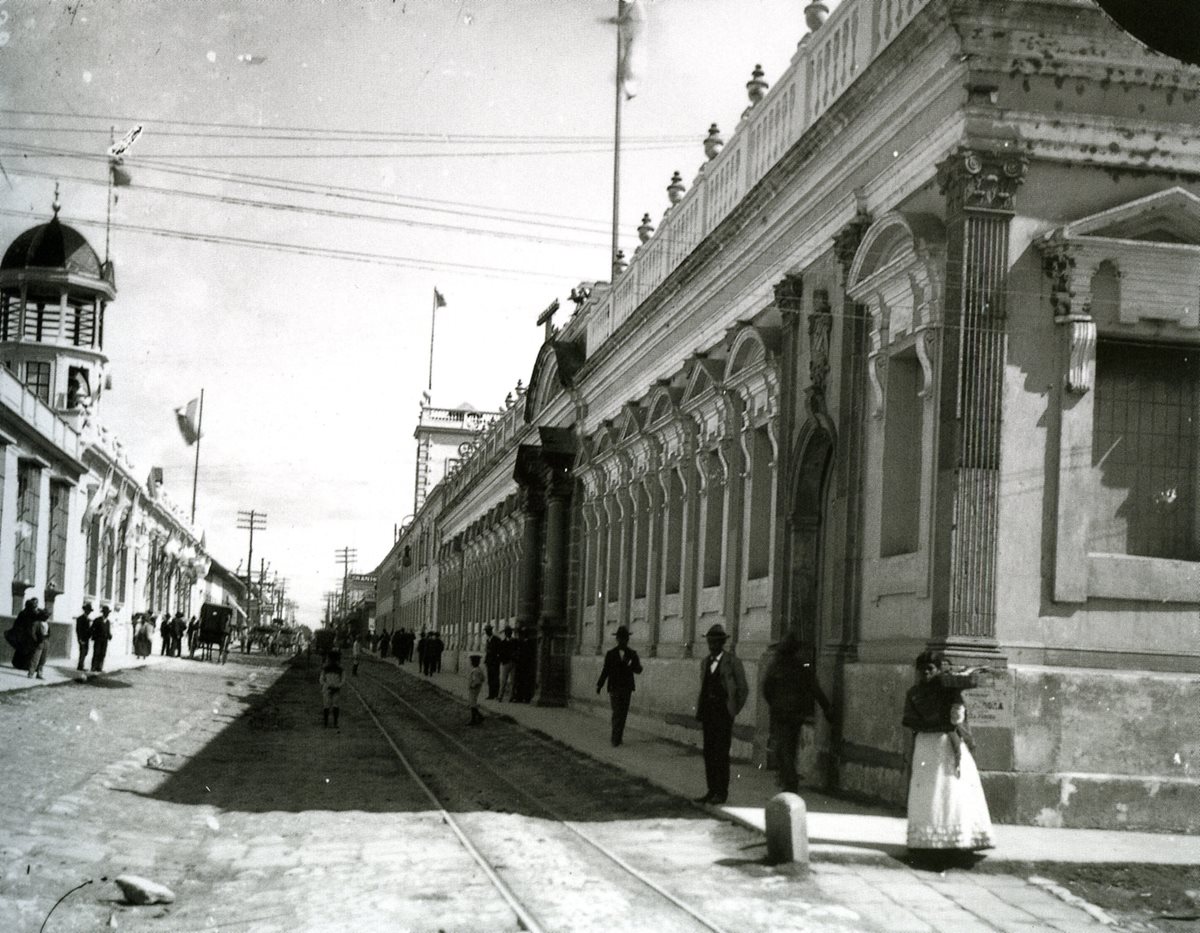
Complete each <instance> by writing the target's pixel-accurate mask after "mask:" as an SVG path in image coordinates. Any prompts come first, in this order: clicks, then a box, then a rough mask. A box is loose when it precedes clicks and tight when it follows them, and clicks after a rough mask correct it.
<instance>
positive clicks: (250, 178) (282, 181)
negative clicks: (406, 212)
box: [0, 141, 608, 230]
mask: <svg viewBox="0 0 1200 933" xmlns="http://www.w3.org/2000/svg"><path fill="white" fill-rule="evenodd" d="M0 144H4V142H3V141H0ZM7 144H8V145H10V146H12V147H13V148H16V149H20V150H22V152H18V153H15V154H14V153H0V156H6V155H15V156H17V157H21V156H23V154H24V151H32V152H37V153H41V154H45V155H52V156H55V157H60V158H64V159H77V160H80V161H86V162H103V163H105V164H107V163H108V162H109V159H108V156H106V155H101V154H97V153H94V152H80V151H78V150H69V149H55V148H51V147H48V146H35V145H30V144H24V143H7ZM122 165H123V166H125V167H127V168H129V169H131V170H132V169H137V170H141V169H150V170H152V171H157V172H163V173H165V174H168V175H181V176H184V177H187V178H200V179H206V180H211V181H227V182H233V183H236V184H244V185H248V186H253V187H258V188H268V189H272V190H278V191H288V192H291V193H299V194H313V195H319V196H322V197H333V198H343V199H346V200H352V201H361V202H364V203H369V204H388V205H394V206H400V207H408V208H410V209H412V210H424V211H432V212H438V213H449V214H460V215H465V216H479V217H483V218H485V219H489V220H506V221H512V222H516V220H515V217H516V216H527V217H531V218H551V219H557V220H570V221H573V223H574V224H575V225H578V224H591V225H593V226H595V227H597V228H599V229H601V230H607V229H608V221H606V220H601V219H599V218H581V217H577V216H573V215H570V214H556V213H550V212H547V211H530V210H522V209H520V208H507V207H492V206H490V205H477V204H472V203H470V202H467V201H451V200H445V199H442V198H426V197H420V196H417V195H406V194H391V193H389V192H386V191H378V190H375V189H371V188H357V187H353V186H349V185H334V184H330V183H328V182H308V181H303V180H300V179H289V178H280V177H276V176H269V175H256V174H251V173H246V172H233V171H219V170H216V169H211V168H204V167H201V166H193V165H179V164H177V163H172V162H160V161H158V160H156V159H145V158H143V159H133V158H130V159H126V160H124V161H123V162H122ZM130 187H134V188H137V187H142V186H140V185H131V186H130ZM409 201H411V202H414V203H413V204H406V203H405V202H409ZM426 204H430V205H446V206H447V207H425V206H423V205H426ZM450 207H465V208H473V209H474V211H467V212H463V211H455V210H449V208H450ZM478 211H488V212H491V213H492V214H499V215H501V216H495V217H493V216H489V215H487V214H478V213H477V212H478ZM572 229H574V227H572Z"/></svg>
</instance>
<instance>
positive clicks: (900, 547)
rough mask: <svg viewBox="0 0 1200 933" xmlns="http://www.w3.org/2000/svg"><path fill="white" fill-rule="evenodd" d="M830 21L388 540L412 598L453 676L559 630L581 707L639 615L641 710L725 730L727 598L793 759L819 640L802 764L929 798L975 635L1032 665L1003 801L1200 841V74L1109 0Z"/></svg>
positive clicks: (883, 792)
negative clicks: (911, 716) (910, 728)
mask: <svg viewBox="0 0 1200 933" xmlns="http://www.w3.org/2000/svg"><path fill="white" fill-rule="evenodd" d="M824 10H825V7H824V4H820V3H810V4H809V5H808V6H807V7H806V9H805V14H806V19H807V21H808V25H809V27H810V31H809V32H808V33H807V34H806V35H804V36H802V37H799V36H798V37H799V38H800V44H799V47H798V50H797V52H796V54H795V55H794V56H793V58H792V60H791V62H790V64H789V65H788V66H787V67H786V70H784V72H783V73H782V75H780V76H779V78H778V80H777V81H776V82H775V84H774V86H773V87H771V88H770V89H769V92H768V88H767V84H766V81H765V80H764V77H763V75H762V73H761V72H759V71H758V70H756V72H755V74H754V75H752V76H751V80H750V82H749V83H748V85H747V90H748V92H749V97H750V104H749V107H748V108H747V109H746V111H745V113H744V114H743V116H742V119H741V121H740V122H739V124H738V126H737V127H736V129H735V131H734V132H733V133H732V134H730V135H729V138H728V139H727V140H725V139H722V138H721V136H720V133H719V131H717V130H716V128H714V129H713V131H711V132H710V134H709V138H708V139H707V140H705V146H704V149H705V156H706V161H704V162H703V163H702V164H701V166H700V168H699V170H698V172H697V173H696V174H695V176H694V178H692V179H691V182H690V186H689V185H688V183H687V181H686V180H685V179H684V178H682V177H680V176H679V175H678V174H677V175H676V176H675V178H674V179H672V181H671V184H670V186H669V187H668V189H667V190H668V198H669V201H670V204H669V206H668V207H667V210H666V213H665V215H664V216H663V218H662V220H661V221H660V222H659V224H658V229H657V231H654V230H653V229H652V225H651V224H650V223H649V222H647V224H645V225H644V228H643V230H642V231H641V232H642V234H643V243H642V245H641V247H640V248H639V249H638V250H637V251H636V252H635V253H634V255H633V256H632V257H631V260H630V262H629V264H628V267H627V268H625V269H623V270H620V269H618V271H617V273H616V275H615V280H614V282H612V283H611V284H607V283H592V284H590V285H589V286H588V287H581V289H579V290H578V291H577V295H576V297H577V298H578V299H579V300H578V302H577V307H576V309H575V312H574V314H573V315H572V316H571V317H570V318H569V319H568V320H567V321H565V323H563V324H562V325H561V327H555V326H553V324H552V323H550V324H548V327H547V334H546V339H545V342H544V344H543V346H542V348H541V351H540V352H539V354H538V357H537V359H536V361H535V362H534V364H533V368H532V375H531V378H530V380H529V389H528V392H527V393H525V394H524V396H523V397H522V398H521V399H520V400H519V401H518V404H517V405H516V406H514V407H513V408H510V409H508V410H506V411H505V412H504V413H503V414H502V415H501V416H500V418H499V419H497V420H496V421H495V422H494V423H492V424H491V425H489V426H488V427H487V428H486V429H485V430H484V431H483V433H482V434H481V435H480V436H479V438H478V439H477V441H476V443H475V445H474V448H473V450H472V451H471V454H470V456H469V457H466V458H465V459H464V460H463V461H462V462H461V463H459V464H458V465H457V466H456V467H455V468H454V469H453V470H451V471H449V473H448V474H447V476H446V477H445V478H444V479H443V480H442V481H441V482H440V483H439V484H438V486H437V487H436V489H435V490H434V491H433V492H432V493H431V494H430V495H429V498H428V500H427V501H425V502H424V505H423V507H421V508H419V509H418V512H417V515H416V517H415V519H414V520H413V521H412V523H411V524H409V525H408V526H407V527H406V529H405V531H404V532H403V533H402V534H401V537H400V540H399V541H397V542H396V546H395V547H393V548H392V550H391V551H390V552H389V554H388V556H387V558H386V559H385V561H384V565H381V567H380V570H379V573H380V578H381V579H384V578H385V574H389V575H390V576H388V577H387V579H389V580H390V581H391V584H392V594H391V596H390V599H391V609H390V612H391V615H392V617H393V618H404V617H405V614H406V613H408V617H409V618H414V619H418V620H420V622H421V624H422V625H428V624H432V625H434V626H436V627H438V628H440V629H441V631H442V633H443V637H444V638H445V639H446V642H447V645H448V646H449V649H450V650H449V653H448V659H447V663H448V664H449V665H451V666H452V665H453V664H454V663H455V662H456V659H457V660H459V661H460V662H461V658H462V657H463V656H464V655H465V653H466V652H468V651H478V650H479V649H480V648H481V646H482V643H483V642H482V638H483V626H484V625H485V624H487V623H491V624H493V625H495V626H503V625H507V624H512V625H516V626H526V627H536V629H537V632H538V638H539V651H540V660H539V669H538V693H537V702H539V703H543V704H547V705H554V704H563V703H568V702H569V703H572V704H576V705H579V706H582V707H584V708H592V707H593V706H594V705H595V703H596V700H595V696H594V691H593V689H592V686H593V684H594V683H595V680H596V676H597V673H598V670H599V667H600V665H601V663H602V659H603V653H604V650H605V648H606V647H608V646H610V645H611V644H612V636H613V631H614V630H615V629H616V627H617V626H618V625H625V626H628V627H629V628H630V630H631V632H632V639H631V641H632V644H633V645H634V646H635V647H636V648H638V650H639V651H640V652H641V654H642V657H643V659H644V663H645V667H646V672H645V674H644V675H643V677H642V680H641V682H639V689H638V691H637V693H636V694H635V696H634V706H633V715H634V716H635V718H636V720H637V722H638V723H639V724H640V725H641V726H643V727H647V728H652V729H655V730H657V731H659V732H661V733H663V734H668V735H671V736H674V737H676V738H679V739H682V740H685V741H692V742H696V741H698V739H699V736H698V730H697V726H696V723H695V721H694V719H693V712H694V710H693V704H694V702H695V695H696V683H697V672H698V670H699V668H698V664H699V661H698V658H699V657H700V656H701V655H702V654H703V653H704V651H705V647H704V632H705V631H706V630H707V629H708V628H709V626H711V625H712V624H714V623H720V624H722V625H724V626H725V628H726V629H727V630H728V631H729V632H730V633H731V636H732V638H731V641H730V646H731V647H732V648H733V649H734V650H736V652H737V653H738V655H739V656H740V657H741V658H742V660H743V661H744V662H745V664H746V668H747V673H748V676H749V677H750V679H751V682H752V685H753V686H754V689H752V691H751V699H750V702H749V703H748V705H747V708H746V709H745V710H744V712H743V713H742V715H741V716H740V717H739V719H738V721H737V725H736V728H735V745H736V746H737V747H738V748H739V749H740V750H741V751H742V752H743V753H745V754H748V755H752V756H754V757H755V758H756V759H757V760H758V761H760V762H761V761H763V760H765V757H766V756H765V750H766V748H765V747H766V738H767V710H766V709H765V705H764V704H763V703H761V702H759V699H758V697H759V692H758V689H757V680H758V677H759V675H760V671H761V669H762V666H763V662H764V660H765V658H766V657H767V655H768V652H769V650H770V646H771V644H772V643H773V642H775V641H777V640H778V639H779V638H781V637H782V636H783V635H784V634H785V633H787V632H789V631H790V632H793V633H795V634H796V635H798V636H799V638H800V639H801V641H802V642H803V644H804V645H805V646H806V648H807V650H808V651H810V652H811V655H812V657H813V658H814V661H815V664H816V668H817V671H818V674H819V678H820V679H821V681H822V682H823V683H824V684H825V686H826V688H827V689H828V690H830V691H832V693H833V698H834V702H835V704H836V706H837V707H838V710H839V713H840V715H839V716H838V721H837V723H835V724H833V725H830V724H828V723H826V722H825V721H824V720H823V719H822V718H820V717H818V719H817V721H816V727H817V732H816V736H817V738H816V743H815V745H814V746H811V747H810V748H809V749H808V751H807V755H808V757H809V760H808V761H807V762H806V763H805V765H804V768H803V770H804V771H806V772H807V773H808V774H809V775H812V776H817V775H819V776H820V777H821V778H822V779H823V780H824V781H825V782H826V783H827V784H829V785H830V786H833V787H836V788H838V789H841V790H843V791H848V792H853V793H855V794H859V795H866V796H870V797H874V798H877V799H882V800H886V801H890V802H892V803H896V804H902V803H903V802H904V797H905V784H904V777H905V757H904V756H905V751H906V743H907V742H908V736H907V735H906V734H905V731H904V730H903V728H902V727H901V725H900V715H901V708H902V702H903V697H904V693H905V690H906V688H907V687H908V686H909V685H910V684H911V683H912V682H913V669H912V662H913V659H914V657H915V655H916V654H917V653H918V652H920V651H921V650H923V649H926V648H936V649H940V650H943V651H945V652H946V653H947V654H948V655H949V656H950V657H951V659H952V660H954V661H955V662H957V663H965V664H974V665H979V664H983V665H987V666H990V667H992V668H993V669H994V670H996V671H997V672H998V673H997V676H996V677H995V678H994V681H993V682H992V684H991V685H990V686H989V687H987V688H986V689H981V690H978V691H974V693H973V695H972V696H971V697H970V699H969V702H970V708H971V711H972V725H973V731H974V733H975V736H976V740H977V743H978V752H977V757H978V761H979V764H980V767H981V769H982V771H983V777H984V782H985V786H986V790H987V793H988V797H989V801H990V803H991V805H992V808H993V813H994V815H995V816H997V817H998V818H999V819H1001V820H1004V821H1009V822H1016V823H1037V824H1041V825H1061V826H1077V827H1084V826H1092V827H1110V828H1130V829H1135V828H1137V829H1143V828H1145V829H1163V830H1182V831H1191V832H1195V831H1197V830H1200V817H1198V816H1197V814H1200V782H1198V781H1197V780H1196V775H1195V773H1194V772H1193V771H1192V770H1191V768H1192V767H1193V766H1194V765H1198V764H1200V760H1198V759H1197V756H1198V755H1200V751H1198V750H1200V717H1197V715H1196V696H1197V685H1198V676H1197V675H1198V674H1200V626H1197V613H1198V612H1200V505H1198V503H1200V491H1198V487H1197V475H1200V474H1198V471H1197V462H1198V460H1200V416H1198V412H1200V407H1198V400H1200V310H1198V301H1200V299H1198V296H1200V141H1198V137H1197V135H1196V133H1195V132H1193V129H1192V123H1193V122H1194V121H1193V119H1192V114H1193V110H1194V104H1195V99H1196V97H1197V95H1198V94H1200V69H1198V68H1195V67H1190V66H1184V65H1182V64H1181V63H1179V62H1177V61H1174V60H1172V59H1170V58H1166V57H1164V56H1159V55H1155V54H1152V53H1150V52H1148V51H1147V50H1146V49H1145V48H1143V47H1142V46H1140V45H1139V44H1138V43H1136V42H1134V41H1132V40H1131V39H1130V38H1129V37H1127V36H1126V35H1124V34H1123V33H1121V32H1120V31H1119V30H1117V29H1116V28H1115V27H1114V26H1113V24H1112V23H1111V21H1110V20H1108V19H1107V18H1106V17H1105V16H1104V15H1103V14H1102V13H1101V12H1100V11H1099V10H1098V9H1097V8H1096V7H1095V6H1093V5H1092V4H1090V3H1088V2H1083V0H1070V2H1068V0H1019V2H1012V3H1003V4H997V3H986V2H982V0H969V2H960V3H948V2H944V0H905V2H900V0H843V2H842V3H841V4H840V6H838V8H837V9H836V11H834V13H833V14H832V15H831V16H829V17H828V20H827V21H826V19H825V12H824ZM781 28H789V27H787V26H781ZM797 32H798V33H799V32H800V30H799V29H797ZM701 116H702V115H698V124H700V125H702V123H703V122H706V121H702V120H700V119H699V118H700V117H701ZM698 141H699V140H698ZM698 148H699V147H698ZM430 544H431V545H432V547H433V551H432V555H431V557H429V563H428V564H424V565H423V564H422V563H421V562H422V561H424V560H425V559H426V558H425V556H424V555H426V554H427V548H428V547H429V546H430ZM397 565H399V569H397ZM430 606H431V607H432V608H431V609H430V608H428V607H430ZM431 612H432V616H431V615H430V613H431ZM413 613H419V614H417V615H414V614H413ZM643 684H644V685H645V686H646V689H642V686H643Z"/></svg>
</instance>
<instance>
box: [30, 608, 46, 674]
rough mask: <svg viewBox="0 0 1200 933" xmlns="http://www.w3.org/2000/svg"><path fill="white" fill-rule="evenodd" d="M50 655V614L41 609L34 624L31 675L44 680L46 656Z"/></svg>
mask: <svg viewBox="0 0 1200 933" xmlns="http://www.w3.org/2000/svg"><path fill="white" fill-rule="evenodd" d="M49 653H50V613H48V612H47V611H46V610H45V609H39V610H38V614H37V618H36V619H35V620H34V622H33V656H32V657H31V658H30V659H29V675H28V676H30V677H35V676H36V677H37V679H38V680H41V679H42V668H44V667H45V666H46V655H48V654H49Z"/></svg>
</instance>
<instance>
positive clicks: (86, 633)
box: [75, 603, 92, 671]
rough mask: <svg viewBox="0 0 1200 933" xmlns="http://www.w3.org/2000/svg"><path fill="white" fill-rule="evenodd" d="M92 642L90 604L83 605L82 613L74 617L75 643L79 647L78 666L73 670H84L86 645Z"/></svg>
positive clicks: (86, 652)
mask: <svg viewBox="0 0 1200 933" xmlns="http://www.w3.org/2000/svg"><path fill="white" fill-rule="evenodd" d="M91 640H92V604H91V603H84V604H83V612H81V613H79V615H77V616H76V617H75V641H76V643H77V644H78V645H79V664H78V665H77V666H76V668H75V670H77V671H82V670H83V669H84V667H83V662H84V661H85V660H87V654H88V644H89V643H90V642H91Z"/></svg>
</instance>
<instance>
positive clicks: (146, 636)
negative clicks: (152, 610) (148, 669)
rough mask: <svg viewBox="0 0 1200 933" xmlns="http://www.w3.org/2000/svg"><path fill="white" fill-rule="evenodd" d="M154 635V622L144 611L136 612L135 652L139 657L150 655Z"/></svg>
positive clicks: (134, 629) (134, 624)
mask: <svg viewBox="0 0 1200 933" xmlns="http://www.w3.org/2000/svg"><path fill="white" fill-rule="evenodd" d="M153 637H154V622H153V621H152V620H151V619H149V618H147V616H146V613H144V612H139V613H137V614H135V615H134V617H133V653H134V654H135V655H136V656H137V657H138V658H148V657H150V652H151V639H152V638H153Z"/></svg>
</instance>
